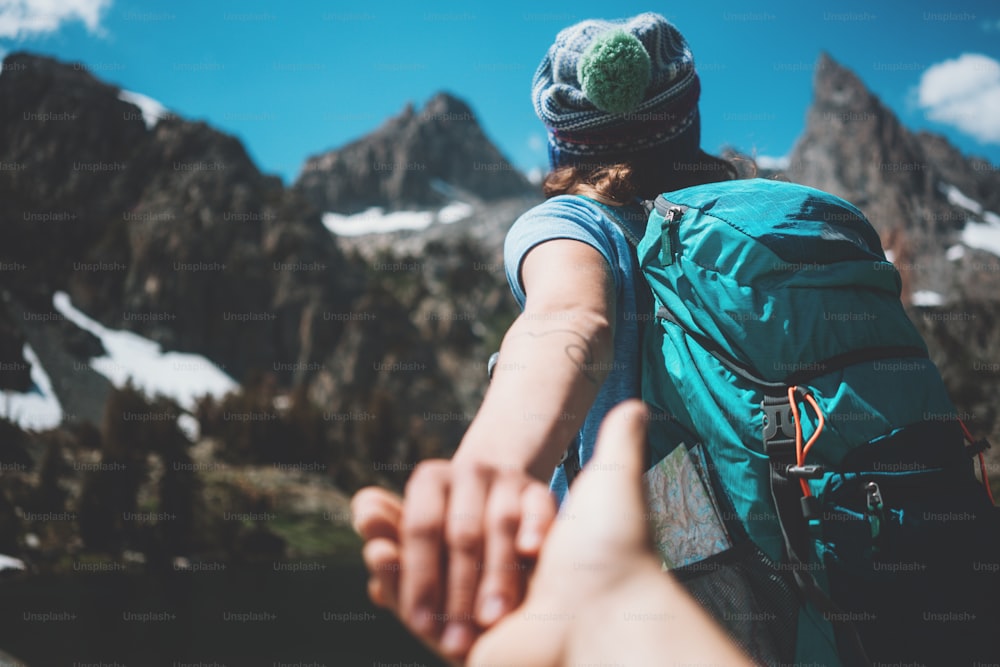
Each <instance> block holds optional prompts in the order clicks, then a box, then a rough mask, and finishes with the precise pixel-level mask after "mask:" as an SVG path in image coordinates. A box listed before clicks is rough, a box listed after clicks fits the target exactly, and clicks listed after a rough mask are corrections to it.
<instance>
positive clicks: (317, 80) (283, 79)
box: [0, 0, 1000, 182]
mask: <svg viewBox="0 0 1000 667" xmlns="http://www.w3.org/2000/svg"><path fill="white" fill-rule="evenodd" d="M650 10H652V11H658V12H660V13H662V14H664V15H665V16H667V17H668V18H669V19H670V20H671V21H673V22H674V23H675V24H676V25H677V26H678V27H679V28H680V30H681V31H682V32H683V33H684V34H685V36H686V37H687V39H688V41H689V43H690V44H691V47H692V50H693V51H694V54H695V61H696V64H697V65H698V69H699V71H700V75H701V78H702V83H703V94H702V102H701V109H702V118H703V120H702V126H703V132H702V144H703V146H704V147H705V148H706V149H707V150H710V151H718V150H719V149H720V148H721V147H723V146H724V145H733V146H735V147H737V148H739V149H741V150H744V151H752V152H755V153H757V154H759V155H767V156H782V155H786V154H787V153H788V152H789V151H790V150H791V148H792V146H793V144H794V142H795V139H796V138H797V137H798V136H799V134H800V133H801V131H802V128H803V124H804V119H805V113H806V110H807V108H808V105H809V102H810V98H811V95H812V90H811V80H812V76H813V66H814V64H815V62H816V60H817V57H818V55H819V52H820V51H821V50H826V51H827V52H829V53H830V54H831V55H832V56H833V57H834V58H835V59H836V60H838V61H839V62H840V63H842V64H843V65H846V66H847V67H849V68H851V69H852V70H854V71H855V72H856V73H857V74H858V75H859V76H860V77H861V79H862V80H863V81H865V83H866V84H867V85H868V86H869V87H870V88H871V89H872V90H873V91H874V92H875V93H876V94H877V95H878V96H879V97H880V98H881V99H882V101H883V102H884V103H885V104H886V105H887V106H889V107H890V108H891V109H893V110H894V111H895V112H896V113H897V114H898V115H899V116H900V117H901V119H902V120H903V122H904V124H906V125H907V126H908V127H910V128H926V129H928V130H931V131H934V132H938V133H941V134H944V135H946V136H947V137H948V138H949V139H950V140H951V141H952V142H953V143H955V144H956V145H957V146H958V147H959V148H960V149H961V150H962V151H963V152H965V153H972V154H977V155H981V156H984V157H986V158H987V159H989V160H990V161H991V162H993V163H994V164H1000V4H998V3H996V2H986V1H978V2H965V3H963V2H961V0H958V1H957V2H956V1H955V0H938V1H935V2H930V1H928V2H906V3H903V2H892V1H890V0H874V1H873V0H869V1H868V2H840V3H832V2H830V3H827V2H810V1H804V0H795V1H788V0H782V1H775V2H757V3H749V4H748V3H742V2H741V3H735V2H728V3H727V2H716V1H713V0H699V1H698V2H686V3H678V2H674V3H649V2H632V1H630V0H625V1H618V2H614V3H612V2H609V1H607V0H604V1H603V2H594V1H590V0H574V1H573V2H566V3H562V4H557V3H552V2H549V3H540V2H537V1H535V2H518V1H516V0H509V1H508V2H491V3H486V2H471V1H470V2H455V1H445V2H434V1H433V0H431V1H429V2H411V1H406V2H403V1H397V0H393V1H388V2H381V1H378V0H372V1H370V2H367V3H362V2H350V3H348V2H343V1H341V0H328V1H326V2H318V1H316V2H313V1H308V0H303V1H300V2H275V1H271V2H267V1H263V0H261V1H254V0H216V1H213V0H201V1H198V2H194V1H192V0H175V1H166V0H59V1H55V0H0V53H3V52H10V51H16V50H28V51H32V52H36V53H44V54H49V55H52V56H55V57H57V58H60V59H63V60H67V61H75V62H81V63H83V65H85V66H87V67H88V68H89V69H90V70H91V71H92V72H93V73H94V74H95V75H97V76H99V77H101V78H103V79H105V80H108V81H110V82H112V83H114V84H117V85H120V86H121V87H123V88H126V89H129V90H132V91H136V92H139V93H143V94H145V95H148V96H150V97H153V98H155V99H157V100H159V101H160V102H162V103H163V104H164V105H165V106H167V107H168V108H169V109H171V110H172V111H175V112H177V113H179V114H181V115H182V116H185V117H189V118H194V119H202V120H205V121H207V122H208V123H210V124H212V125H213V126H215V127H217V128H219V129H221V130H223V131H226V132H229V133H232V134H235V135H237V136H238V137H240V138H241V139H242V140H243V142H244V144H245V145H246V147H247V149H248V151H249V152H250V154H251V155H252V156H253V157H254V159H255V160H256V162H257V164H258V165H259V166H260V168H261V169H262V170H263V171H265V172H268V173H275V174H278V175H280V176H281V177H282V178H283V179H284V180H285V181H286V182H290V181H292V180H294V178H295V176H296V175H297V173H298V171H299V168H300V167H301V165H302V163H303V161H304V160H305V159H306V157H308V156H309V155H312V154H315V153H318V152H322V151H324V150H327V149H330V148H334V147H337V146H340V145H343V144H345V143H347V142H349V141H351V140H352V139H355V138H357V137H359V136H361V135H363V134H365V133H366V132H369V131H371V130H373V129H374V128H376V127H377V126H378V125H379V124H380V123H381V122H382V121H383V120H384V119H385V118H387V117H388V116H390V115H393V114H395V113H398V112H399V111H400V110H401V109H402V107H403V106H404V104H405V103H406V102H407V101H412V102H414V103H415V104H416V105H417V106H418V107H419V106H422V105H423V104H424V103H425V102H426V101H427V100H428V99H429V98H430V97H431V96H432V95H433V94H434V93H435V92H437V91H439V90H448V91H450V92H452V93H454V94H456V95H458V96H459V97H462V98H463V99H465V100H466V101H467V102H468V103H469V104H470V106H471V107H472V109H473V111H474V112H475V114H476V116H477V118H478V120H479V122H480V123H481V125H482V126H483V128H484V129H485V131H486V132H487V134H488V135H489V136H490V137H491V138H492V139H493V140H494V141H495V142H496V143H497V145H498V146H499V147H500V149H501V150H502V151H503V152H504V153H505V154H506V155H507V156H508V157H509V158H510V159H511V160H512V161H513V162H514V164H515V165H516V166H517V167H519V168H521V169H523V170H529V169H531V168H533V167H543V166H544V165H545V149H544V129H543V128H542V126H541V124H540V123H539V121H538V120H537V118H535V116H534V113H533V111H532V108H531V103H530V98H529V88H530V80H531V75H532V74H533V72H534V69H535V67H536V66H537V64H538V62H539V61H540V59H541V57H542V55H543V54H544V52H545V50H546V49H547V48H548V46H549V44H550V43H551V41H552V39H553V38H554V36H555V34H556V33H557V32H558V31H559V30H560V29H561V28H563V27H565V26H566V25H569V24H572V23H574V22H576V21H579V20H582V19H584V18H590V17H602V18H618V17H623V16H629V15H632V14H636V13H639V12H641V11H650Z"/></svg>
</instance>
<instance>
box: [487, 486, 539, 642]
mask: <svg viewBox="0 0 1000 667" xmlns="http://www.w3.org/2000/svg"><path fill="white" fill-rule="evenodd" d="M521 489H522V481H521V480H519V479H518V478H516V477H515V476H513V475H500V476H499V477H498V479H497V480H496V481H495V482H494V484H493V487H492V488H491V489H490V499H489V502H488V503H487V506H486V517H485V528H486V534H487V536H488V537H487V539H486V545H485V551H484V558H483V566H482V572H481V581H480V584H479V593H478V596H477V599H476V620H477V621H478V623H479V625H481V626H483V627H489V626H491V625H493V624H494V623H495V622H496V621H498V620H499V619H500V617H501V616H503V615H504V614H506V613H507V612H508V611H510V610H511V609H513V608H514V606H515V605H516V604H517V603H518V602H520V600H521V598H522V597H523V595H524V593H523V578H524V576H523V575H524V571H523V569H524V568H526V567H527V566H526V565H524V564H523V563H521V561H520V559H519V558H518V554H517V550H516V549H515V544H514V540H515V538H516V537H517V533H518V526H519V525H520V522H521Z"/></svg>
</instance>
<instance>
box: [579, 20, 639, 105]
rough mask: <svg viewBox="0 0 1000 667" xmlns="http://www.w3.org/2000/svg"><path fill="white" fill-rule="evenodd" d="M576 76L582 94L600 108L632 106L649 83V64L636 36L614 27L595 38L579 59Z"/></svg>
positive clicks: (637, 102)
mask: <svg viewBox="0 0 1000 667" xmlns="http://www.w3.org/2000/svg"><path fill="white" fill-rule="evenodd" d="M576 76H577V79H578V80H579V81H580V85H581V87H582V88H583V94H584V95H586V96H587V99H588V100H590V101H591V102H593V103H594V106H596V107H597V108H598V109H600V110H601V111H606V112H608V113H626V112H628V111H631V110H632V109H634V108H636V107H637V106H638V105H639V103H640V102H642V98H643V97H644V96H645V94H646V87H647V86H648V85H649V76H650V63H649V54H648V53H647V52H646V48H645V47H644V46H643V45H642V42H640V41H639V38H638V37H636V36H634V35H631V34H629V33H627V32H625V31H624V30H615V31H612V32H609V33H607V34H604V35H601V36H600V37H598V38H597V39H595V40H594V41H593V42H592V43H591V45H590V46H589V47H588V48H587V50H586V52H584V54H583V57H582V58H580V63H579V64H578V65H577V68H576Z"/></svg>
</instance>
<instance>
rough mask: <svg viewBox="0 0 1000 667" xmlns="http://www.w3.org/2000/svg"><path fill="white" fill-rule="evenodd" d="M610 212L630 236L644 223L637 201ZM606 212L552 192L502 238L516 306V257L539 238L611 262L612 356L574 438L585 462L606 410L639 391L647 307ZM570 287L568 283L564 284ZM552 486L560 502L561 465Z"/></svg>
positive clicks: (520, 296) (631, 254)
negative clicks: (572, 243)
mask: <svg viewBox="0 0 1000 667" xmlns="http://www.w3.org/2000/svg"><path fill="white" fill-rule="evenodd" d="M608 208H610V207H608ZM615 214H617V218H618V219H619V220H620V221H621V223H622V224H624V225H625V226H626V227H627V228H628V229H629V230H630V232H631V233H632V236H633V238H635V239H640V238H642V235H643V233H644V231H645V227H646V212H645V210H643V208H642V207H641V206H639V205H638V204H637V205H635V206H622V207H617V208H616V209H615ZM609 215H611V213H610V212H609V210H608V209H607V208H605V207H603V206H601V205H600V204H598V203H596V202H593V201H591V200H588V199H585V198H583V197H577V196H572V195H561V196H558V197H553V198H552V199H549V200H547V201H545V202H543V203H542V204H539V205H538V206H535V207H534V208H532V209H531V210H529V211H527V212H526V213H524V214H523V215H522V216H521V217H520V218H518V219H517V221H515V222H514V225H513V226H512V227H511V228H510V231H508V232H507V238H506V241H505V242H504V266H505V268H506V272H507V282H509V283H510V288H511V291H512V292H513V293H514V298H515V299H517V302H518V304H519V305H520V306H521V308H524V301H525V294H524V285H523V284H522V283H521V262H522V261H523V260H524V257H525V255H527V254H528V251H530V250H531V249H532V248H534V247H535V246H537V245H538V244H539V243H543V242H545V241H552V240H554V239H573V240H576V241H582V242H583V243H586V244H587V245H589V246H591V247H593V248H594V249H595V250H597V251H598V252H599V253H601V255H602V256H603V257H604V259H605V260H606V261H607V262H608V265H609V266H610V267H611V275H612V276H613V277H614V286H615V303H616V307H615V336H614V361H613V362H612V366H611V368H610V372H609V373H608V376H607V379H606V380H605V381H604V384H603V385H602V386H601V389H600V391H599V392H598V394H597V399H596V400H595V402H594V405H593V407H592V408H591V409H590V412H588V413H587V417H586V419H585V420H584V423H583V427H582V428H581V429H580V432H579V434H578V435H577V438H576V446H577V447H578V449H579V451H578V453H579V457H580V463H581V465H586V463H587V461H589V460H590V456H591V454H592V453H593V451H594V441H595V439H596V438H597V430H598V427H599V426H600V424H601V421H603V419H604V416H605V415H606V414H607V413H608V411H610V410H611V408H613V407H614V406H615V405H617V404H618V403H620V402H622V401H624V400H626V399H628V398H638V397H639V395H640V376H639V369H640V364H639V358H640V350H639V343H640V340H639V331H640V321H639V320H640V317H638V316H637V313H641V312H647V310H648V307H646V306H647V304H646V303H641V304H637V302H636V299H637V293H636V280H639V281H640V286H641V287H643V289H641V290H639V293H638V298H639V299H640V300H645V299H647V298H650V297H648V291H647V290H645V289H644V288H645V282H644V281H643V279H642V277H641V276H640V274H639V267H638V262H637V261H636V256H635V250H634V249H633V248H632V247H631V246H630V245H629V242H628V239H627V238H626V237H625V234H624V232H623V231H622V230H621V228H620V227H619V226H618V225H617V224H615V223H614V222H613V221H612V220H610V219H609V217H608V216H609ZM571 288H572V287H571V286H567V289H571ZM569 444H570V443H567V445H569ZM551 487H552V491H553V492H554V493H555V494H556V497H557V498H558V499H559V502H560V503H561V502H562V501H563V499H564V497H565V495H566V490H567V481H566V473H565V471H564V470H563V467H562V466H559V467H558V468H556V471H555V474H554V475H553V477H552V482H551Z"/></svg>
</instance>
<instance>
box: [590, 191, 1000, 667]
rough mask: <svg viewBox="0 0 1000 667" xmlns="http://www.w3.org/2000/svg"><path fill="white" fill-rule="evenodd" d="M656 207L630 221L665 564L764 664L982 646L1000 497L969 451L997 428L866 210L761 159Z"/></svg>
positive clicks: (993, 585) (935, 657) (995, 585)
mask: <svg viewBox="0 0 1000 667" xmlns="http://www.w3.org/2000/svg"><path fill="white" fill-rule="evenodd" d="M647 209H648V211H649V218H648V224H647V228H646V233H645V236H644V237H643V238H642V239H641V240H639V239H634V238H633V239H631V240H632V242H633V243H635V244H636V249H637V255H638V259H639V265H640V267H641V270H642V272H643V274H644V276H645V278H646V282H647V283H648V285H649V287H650V288H651V290H652V293H653V301H654V306H653V309H654V310H653V312H652V313H646V314H642V313H640V314H639V316H640V317H643V316H645V317H646V319H647V322H646V325H645V329H644V332H643V378H642V395H643V399H644V400H645V401H646V403H647V404H649V405H650V406H651V408H652V409H653V419H652V420H651V424H650V438H649V442H650V453H651V456H650V469H649V470H648V472H647V473H646V483H647V486H648V495H649V499H650V503H651V512H650V515H651V516H652V517H653V524H654V526H653V528H654V533H655V537H656V541H657V545H658V547H659V549H660V553H661V556H662V557H663V561H664V566H665V567H666V568H669V569H670V570H672V571H673V573H674V574H675V575H676V576H677V577H678V578H679V579H680V580H681V581H682V582H683V583H684V584H685V585H686V587H687V589H688V590H689V591H690V592H691V593H692V594H693V595H694V596H695V597H696V598H697V599H698V600H699V601H700V602H701V603H702V604H703V605H704V606H705V607H706V608H707V609H709V610H710V611H711V612H712V613H713V614H714V616H715V617H716V618H717V619H718V620H719V621H720V622H721V623H722V624H723V625H724V626H725V627H726V628H727V629H728V631H729V632H730V633H731V634H732V636H733V637H734V638H735V639H736V640H737V642H738V643H739V644H740V645H741V646H743V648H744V649H745V650H746V651H748V653H749V654H750V655H752V656H753V657H754V658H755V659H756V660H758V661H760V662H761V663H763V664H770V665H792V664H796V665H804V666H805V665H829V666H834V665H848V666H853V665H864V664H871V663H874V664H914V665H936V664H941V665H949V666H955V665H972V664H975V663H976V662H977V661H979V662H980V663H982V664H989V662H990V661H993V662H995V661H996V660H997V659H998V658H1000V648H998V647H1000V644H998V640H997V636H998V634H1000V617H998V615H997V611H996V609H997V605H998V604H1000V573H998V571H997V570H998V567H1000V566H998V563H1000V518H998V515H997V512H998V510H996V509H995V508H994V505H993V501H992V497H991V496H990V495H989V490H988V484H987V485H986V488H985V489H984V485H983V484H981V483H980V482H979V481H978V480H977V479H976V476H975V473H974V466H973V456H974V455H977V454H978V455H979V457H980V461H982V453H981V451H982V449H983V448H984V447H987V446H988V443H986V442H985V441H980V442H978V443H972V442H971V437H969V438H968V440H969V441H970V442H969V444H966V443H965V441H964V439H963V429H964V425H961V423H960V422H959V421H958V419H957V416H956V411H955V408H954V406H953V405H952V403H951V401H950V400H949V398H948V395H947V392H946V390H945V387H944V384H943V382H942V380H941V377H940V375H939V373H938V370H937V368H936V367H935V365H934V364H933V363H932V362H931V361H930V360H929V358H928V355H927V348H926V346H925V345H924V342H923V340H922V339H921V337H920V335H919V334H918V332H917V331H916V329H915V328H914V326H913V324H912V323H911V322H910V320H909V318H908V317H907V315H906V313H905V311H904V309H903V306H902V304H901V302H900V298H899V297H900V278H899V274H898V273H897V271H896V269H895V267H894V266H893V265H892V264H891V263H890V262H889V261H887V260H886V258H885V254H884V253H883V251H882V246H881V242H880V239H879V236H878V234H877V233H876V232H875V230H874V229H873V228H872V227H871V225H870V224H869V223H868V222H867V220H866V219H865V217H864V215H863V214H862V213H861V212H860V211H859V210H858V209H857V208H855V207H854V206H852V205H851V204H849V203H847V202H846V201H844V200H842V199H839V198H837V197H835V196H832V195H830V194H828V193H825V192H821V191H819V190H815V189H812V188H808V187H804V186H800V185H796V184H792V183H785V182H777V181H767V180H760V179H753V180H738V181H729V182H723V183H716V184H708V185H701V186H696V187H691V188H687V189H684V190H680V191H677V192H671V193H667V194H664V195H661V196H660V197H658V198H657V199H656V200H655V202H651V203H647ZM606 210H607V211H608V214H609V217H610V218H611V219H612V220H615V221H616V222H618V223H619V224H620V225H621V226H622V228H623V229H626V227H625V225H623V224H621V221H620V220H618V219H617V217H616V213H615V212H614V211H613V210H611V209H610V208H609V209H606ZM626 235H627V236H628V233H627V231H626ZM983 473H984V476H985V467H983Z"/></svg>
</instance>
